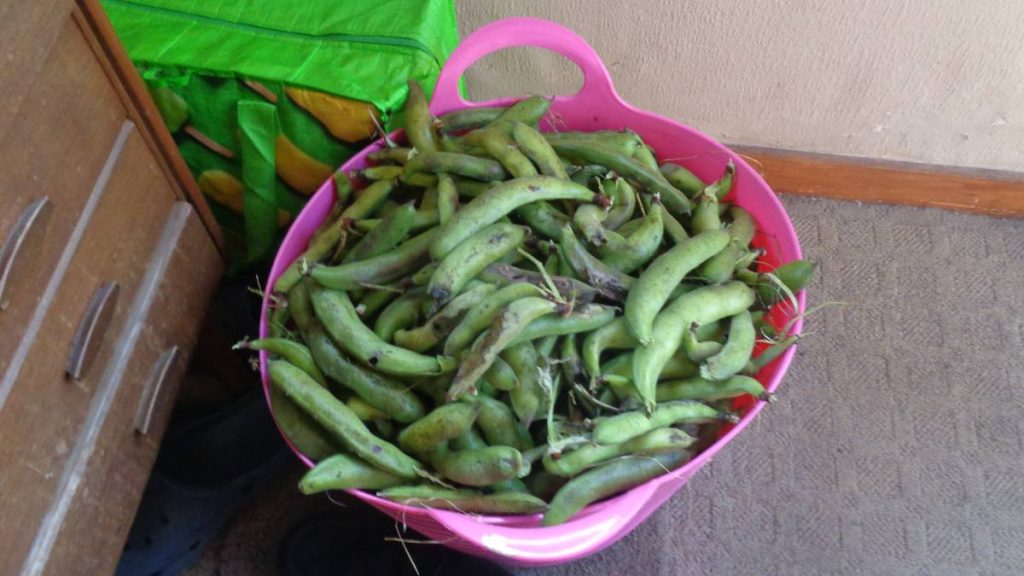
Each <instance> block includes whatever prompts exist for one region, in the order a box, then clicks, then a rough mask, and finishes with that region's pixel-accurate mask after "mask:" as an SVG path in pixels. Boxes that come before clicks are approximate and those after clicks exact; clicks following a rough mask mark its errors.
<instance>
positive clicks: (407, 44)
mask: <svg viewBox="0 0 1024 576" xmlns="http://www.w3.org/2000/svg"><path fill="white" fill-rule="evenodd" d="M102 5H103V7H104V9H105V10H106V12H107V14H108V16H109V17H110V20H111V21H112V22H113V24H114V27H115V29H117V32H118V36H119V38H120V39H121V41H122V43H124V45H125V46H126V48H127V50H128V55H129V56H130V57H131V58H132V60H133V61H135V62H137V63H159V64H160V65H161V66H179V67H182V68H184V69H189V70H198V71H202V72H204V73H206V74H211V75H228V76H235V75H241V76H245V77H248V78H255V79H268V80H278V81H281V82H284V83H286V84H288V85H291V86H300V87H305V88H313V89H317V90H322V91H324V92H328V93H331V94H341V95H344V96H346V97H348V98H352V99H355V100H363V101H366V102H372V103H373V104H374V105H376V106H377V107H378V108H380V109H381V110H383V111H390V110H393V109H395V108H396V107H398V106H399V105H400V104H401V103H402V101H403V100H404V98H405V90H404V89H403V86H404V83H405V80H406V78H415V79H416V80H419V81H420V82H421V83H423V84H424V88H425V89H427V90H428V91H432V90H433V85H434V81H435V80H436V78H437V74H438V72H439V71H440V68H441V64H442V62H443V61H444V59H445V58H447V56H448V54H450V53H451V51H452V50H453V49H454V48H455V45H456V43H457V42H458V38H457V35H456V34H455V33H454V32H455V30H456V23H455V9H454V5H453V3H452V2H451V1H444V2H437V1H431V2H410V1H408V0H345V1H344V2H338V1H337V0H331V1H329V0H305V1H303V2H294V1H283V0H276V1H255V0H249V1H243V2H223V3H222V2H209V1H193V2H188V1H183V0H177V1H176V0H132V1H128V0H102Z"/></svg>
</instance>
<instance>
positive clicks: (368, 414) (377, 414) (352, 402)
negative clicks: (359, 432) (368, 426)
mask: <svg viewBox="0 0 1024 576" xmlns="http://www.w3.org/2000/svg"><path fill="white" fill-rule="evenodd" d="M345 405H346V406H348V407H349V409H350V410H352V412H353V413H354V414H355V415H356V417H357V418H359V419H360V420H362V421H363V422H372V421H373V420H390V419H391V417H390V416H388V415H387V414H386V413H384V411H383V410H380V409H378V408H375V407H373V406H372V405H371V404H370V403H369V402H367V401H366V400H363V399H362V398H360V397H359V396H352V397H351V398H349V399H348V400H345Z"/></svg>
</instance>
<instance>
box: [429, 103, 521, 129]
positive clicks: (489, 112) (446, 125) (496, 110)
mask: <svg viewBox="0 0 1024 576" xmlns="http://www.w3.org/2000/svg"><path fill="white" fill-rule="evenodd" d="M505 110H507V108H505V107H504V106H480V107H477V108H465V109H463V110H455V111H453V112H447V113H445V114H442V115H440V116H438V118H437V120H438V124H440V128H441V131H442V132H446V133H452V132H461V131H463V130H473V129H476V128H482V127H484V126H486V125H487V124H490V123H491V122H494V121H495V120H497V119H498V117H499V116H501V115H502V113H504V112H505Z"/></svg>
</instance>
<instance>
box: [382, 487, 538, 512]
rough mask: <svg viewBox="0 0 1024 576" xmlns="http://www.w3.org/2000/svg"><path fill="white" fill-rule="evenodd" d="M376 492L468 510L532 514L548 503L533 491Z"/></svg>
mask: <svg viewBox="0 0 1024 576" xmlns="http://www.w3.org/2000/svg"><path fill="white" fill-rule="evenodd" d="M377 496H380V497H381V498H385V499H387V500H391V501H394V502H398V503H400V504H405V505H406V506H421V507H424V508H435V509H440V510H455V511H458V512H462V513H466V514H533V513H536V512H543V511H544V510H546V509H547V507H548V505H547V503H546V502H544V501H543V500H541V499H540V498H537V497H536V496H532V495H530V494H521V493H519V492H501V493H497V494H484V493H482V492H477V491H475V490H452V489H448V488H437V487H434V486H397V487H395V488H388V489H386V490H383V491H381V492H378V493H377Z"/></svg>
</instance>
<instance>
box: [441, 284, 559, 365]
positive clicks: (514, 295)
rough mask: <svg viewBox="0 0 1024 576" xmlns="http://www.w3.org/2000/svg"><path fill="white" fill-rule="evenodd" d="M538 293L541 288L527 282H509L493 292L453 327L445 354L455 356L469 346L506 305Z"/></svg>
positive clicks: (447, 340)
mask: <svg viewBox="0 0 1024 576" xmlns="http://www.w3.org/2000/svg"><path fill="white" fill-rule="evenodd" d="M538 295H540V290H539V289H538V288H537V287H536V286H534V285H532V284H527V283H525V282H517V283H515V284H509V285H507V286H503V287H502V288H500V289H499V290H497V291H496V292H494V293H492V294H491V295H490V296H489V297H488V298H487V299H486V300H484V301H482V302H480V303H478V304H476V305H474V306H473V307H472V308H470V310H469V311H468V312H466V315H465V316H463V318H462V320H460V321H459V323H458V324H457V325H456V326H455V328H453V329H452V331H451V333H450V334H449V335H448V338H447V339H446V340H445V343H444V353H445V355H447V356H455V355H456V354H458V353H459V352H460V351H462V350H463V349H464V348H465V347H466V346H469V345H470V344H471V343H472V342H473V340H474V339H475V338H476V337H477V335H479V334H480V332H482V331H484V330H485V329H486V328H487V327H488V326H489V325H490V324H491V322H492V321H493V320H494V319H495V318H496V317H497V316H498V314H500V313H501V311H502V309H503V308H504V307H505V305H507V304H509V303H510V302H513V301H515V300H519V299H520V298H525V297H527V296H538Z"/></svg>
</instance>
